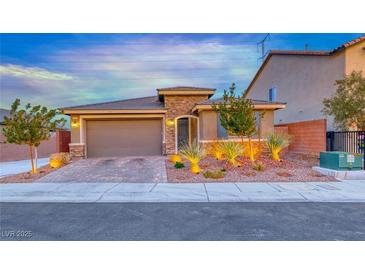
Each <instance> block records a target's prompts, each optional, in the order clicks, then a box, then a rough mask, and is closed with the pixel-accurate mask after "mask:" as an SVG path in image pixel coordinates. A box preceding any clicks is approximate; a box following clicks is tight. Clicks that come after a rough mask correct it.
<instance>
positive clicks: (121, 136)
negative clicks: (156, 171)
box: [86, 119, 162, 157]
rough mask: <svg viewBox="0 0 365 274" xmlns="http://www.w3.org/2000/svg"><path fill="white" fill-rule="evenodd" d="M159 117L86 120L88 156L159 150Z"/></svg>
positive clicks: (137, 154)
mask: <svg viewBox="0 0 365 274" xmlns="http://www.w3.org/2000/svg"><path fill="white" fill-rule="evenodd" d="M161 124H162V120H161V119H158V120H157V119H153V120H152V119H150V120H147V119H146V120H137V119H134V120H103V121H87V136H86V142H87V157H113V156H147V155H161V154H162V128H161Z"/></svg>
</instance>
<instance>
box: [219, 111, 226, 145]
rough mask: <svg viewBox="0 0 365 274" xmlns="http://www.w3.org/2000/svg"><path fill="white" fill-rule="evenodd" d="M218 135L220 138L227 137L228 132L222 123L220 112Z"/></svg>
mask: <svg viewBox="0 0 365 274" xmlns="http://www.w3.org/2000/svg"><path fill="white" fill-rule="evenodd" d="M217 122H218V123H217V136H218V138H219V139H227V137H228V134H227V130H226V129H225V128H224V127H223V126H222V124H221V117H220V115H219V113H218V115H217Z"/></svg>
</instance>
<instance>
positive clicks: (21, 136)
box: [3, 99, 66, 173]
mask: <svg viewBox="0 0 365 274" xmlns="http://www.w3.org/2000/svg"><path fill="white" fill-rule="evenodd" d="M19 106H20V100H19V99H16V100H15V101H14V103H13V104H12V105H11V110H10V117H4V125H5V127H4V128H3V134H4V136H5V138H6V141H7V142H8V143H10V144H17V145H28V146H29V153H30V159H31V163H32V173H36V172H37V168H36V165H35V157H34V150H35V151H36V149H37V147H38V146H39V145H40V144H41V142H42V141H44V140H47V139H49V137H50V135H51V132H52V131H54V130H56V129H57V127H59V126H60V127H62V126H63V125H64V123H65V122H66V120H65V119H63V118H60V119H56V118H55V117H56V115H58V114H60V112H59V111H58V110H53V109H51V110H48V109H47V108H46V107H41V106H40V105H38V106H33V107H32V106H31V104H30V103H28V104H27V105H26V106H25V108H24V109H18V108H19ZM35 154H36V153H35Z"/></svg>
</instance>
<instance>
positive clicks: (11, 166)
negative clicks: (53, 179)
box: [0, 158, 49, 178]
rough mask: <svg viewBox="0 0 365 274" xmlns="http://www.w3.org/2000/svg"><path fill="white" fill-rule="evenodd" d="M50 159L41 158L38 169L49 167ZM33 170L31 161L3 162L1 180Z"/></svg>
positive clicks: (0, 171)
mask: <svg viewBox="0 0 365 274" xmlns="http://www.w3.org/2000/svg"><path fill="white" fill-rule="evenodd" d="M48 162H49V160H48V158H39V159H38V161H37V163H38V167H42V166H45V165H48ZM31 169H32V164H31V162H30V160H21V161H12V162H2V163H0V178H1V177H3V176H9V175H13V174H18V173H23V172H27V171H30V170H31Z"/></svg>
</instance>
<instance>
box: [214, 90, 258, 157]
mask: <svg viewBox="0 0 365 274" xmlns="http://www.w3.org/2000/svg"><path fill="white" fill-rule="evenodd" d="M235 89H236V85H235V84H234V83H233V84H232V85H231V87H230V88H229V92H227V91H226V90H224V95H223V102H221V103H218V104H213V105H212V108H213V110H214V111H216V112H217V113H219V115H220V119H221V124H222V126H223V127H224V128H225V129H226V130H227V131H228V132H229V133H230V134H233V135H235V136H239V137H241V140H242V145H243V138H244V137H247V138H248V142H249V148H250V160H251V161H254V160H255V159H254V153H253V147H252V141H251V138H252V136H253V135H254V134H255V133H256V117H255V112H254V106H253V104H252V101H251V100H250V99H245V97H244V96H243V94H242V95H241V96H237V97H236V95H235Z"/></svg>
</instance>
